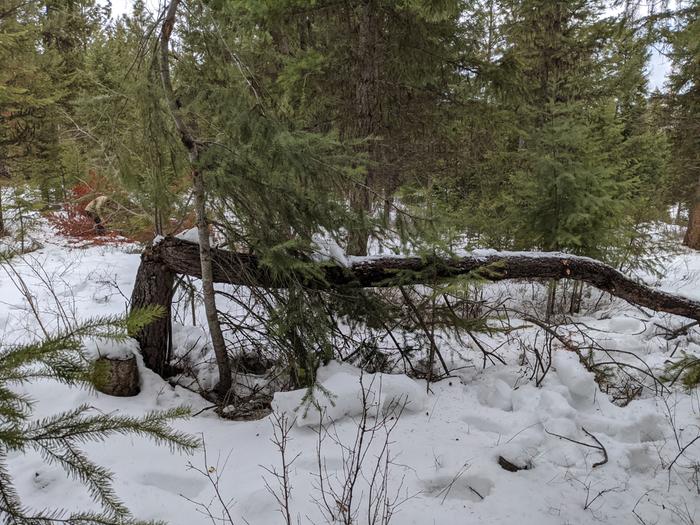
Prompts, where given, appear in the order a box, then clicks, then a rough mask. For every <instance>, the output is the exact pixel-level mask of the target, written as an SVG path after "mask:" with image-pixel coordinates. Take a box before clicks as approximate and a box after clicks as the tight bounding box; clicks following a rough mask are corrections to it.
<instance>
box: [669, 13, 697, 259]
mask: <svg viewBox="0 0 700 525" xmlns="http://www.w3.org/2000/svg"><path fill="white" fill-rule="evenodd" d="M689 4H690V5H689V6H687V7H686V6H683V8H681V9H680V10H679V12H678V13H677V16H676V17H675V19H676V24H677V25H676V28H675V29H672V30H671V33H670V41H671V45H672V61H673V66H674V70H673V72H672V74H671V79H670V80H671V82H670V83H671V108H672V125H673V131H672V144H673V159H674V161H673V167H674V173H675V180H676V185H677V187H678V188H680V189H681V192H680V195H678V197H680V198H681V199H682V201H683V202H685V203H686V204H687V205H688V209H689V210H690V217H689V221H688V229H687V230H686V234H685V239H684V243H685V244H686V245H688V246H689V247H691V248H694V249H700V124H699V123H700V118H699V117H698V115H700V6H698V5H697V4H696V3H692V2H691V3H689Z"/></svg>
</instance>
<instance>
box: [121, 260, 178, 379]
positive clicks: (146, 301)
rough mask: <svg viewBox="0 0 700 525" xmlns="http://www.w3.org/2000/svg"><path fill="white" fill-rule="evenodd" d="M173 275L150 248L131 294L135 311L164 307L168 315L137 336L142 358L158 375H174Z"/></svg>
mask: <svg viewBox="0 0 700 525" xmlns="http://www.w3.org/2000/svg"><path fill="white" fill-rule="evenodd" d="M174 281H175V272H173V271H172V270H171V269H170V268H169V267H168V266H167V265H166V264H165V263H164V262H163V261H162V258H161V257H160V254H158V253H155V254H154V252H153V249H152V247H149V248H146V250H145V251H144V252H143V254H142V255H141V265H140V266H139V270H138V273H137V274H136V282H135V283H134V290H133V292H132V294H131V309H132V310H138V309H141V308H144V307H146V306H160V307H161V308H163V311H164V315H163V316H161V317H159V318H158V319H156V320H155V321H153V322H152V323H150V324H148V325H146V326H145V327H143V328H142V329H141V331H140V332H139V333H138V334H136V336H135V337H136V339H137V340H138V342H139V345H140V346H141V354H142V355H143V360H144V363H145V364H146V366H147V367H148V368H150V369H151V370H153V371H154V372H156V373H157V374H158V375H160V376H163V377H167V376H169V375H170V372H171V370H170V369H169V366H168V363H169V360H170V355H169V354H170V345H171V340H172V334H171V322H170V321H171V319H170V318H171V303H172V299H173V283H174Z"/></svg>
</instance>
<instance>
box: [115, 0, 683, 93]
mask: <svg viewBox="0 0 700 525" xmlns="http://www.w3.org/2000/svg"><path fill="white" fill-rule="evenodd" d="M103 1H104V0H103ZM160 2H161V0H146V5H148V6H149V7H150V8H151V9H153V10H154V11H155V10H157V9H158V6H159V3H160ZM132 4H133V0H112V16H113V17H115V18H116V17H118V16H120V15H123V14H126V13H128V12H129V11H130V10H131V5H132ZM670 72H671V63H670V61H669V60H668V58H666V57H665V56H663V55H662V54H661V53H659V51H658V50H656V49H654V48H652V50H651V58H650V59H649V64H648V66H647V76H648V78H649V89H650V91H654V90H656V89H659V90H661V91H663V89H664V83H665V82H666V77H667V76H668V74H669V73H670Z"/></svg>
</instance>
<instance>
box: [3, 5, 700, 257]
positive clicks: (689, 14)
mask: <svg viewBox="0 0 700 525" xmlns="http://www.w3.org/2000/svg"><path fill="white" fill-rule="evenodd" d="M109 14H110V10H109V7H108V6H104V5H101V4H99V3H97V2H95V1H92V0H52V1H47V2H22V1H19V0H18V1H16V2H12V1H9V0H8V1H7V2H5V5H4V7H3V9H2V11H1V12H0V24H1V26H0V27H1V32H0V60H1V61H2V65H3V67H2V73H1V75H2V91H0V115H1V121H0V133H1V135H0V136H1V139H2V140H1V141H0V172H1V173H2V175H3V187H5V188H14V189H15V190H16V189H19V188H33V189H35V190H36V191H37V192H39V193H40V195H41V199H40V205H42V206H52V205H54V204H55V203H58V202H64V201H66V200H70V199H71V198H72V197H74V196H75V195H74V194H72V193H71V192H74V191H75V190H76V187H77V186H81V187H82V186H84V187H85V188H83V189H82V192H83V194H81V195H78V197H80V198H83V197H84V200H87V199H89V197H90V195H93V194H94V195H99V194H106V195H109V196H110V198H112V199H114V201H115V202H117V203H118V208H117V210H116V211H115V213H114V214H113V215H114V216H113V217H112V218H111V220H112V228H114V229H119V230H121V231H123V232H124V233H126V234H128V235H136V234H137V233H139V232H141V233H143V232H147V234H148V235H152V234H153V233H156V234H161V233H168V232H171V231H172V230H173V228H174V227H175V226H176V225H173V224H171V220H172V219H173V218H175V217H178V216H179V215H178V212H182V211H183V209H184V207H185V201H186V193H187V190H188V188H189V184H188V182H187V181H188V178H189V176H190V165H189V162H188V158H187V151H186V149H185V148H183V147H182V145H181V144H180V141H179V138H178V135H177V131H176V129H175V127H174V125H173V123H172V119H171V118H170V113H169V111H168V107H167V103H166V99H165V97H164V96H163V94H162V86H161V80H160V74H159V71H160V70H159V68H161V67H162V64H161V61H162V60H161V57H160V56H159V52H158V45H157V41H158V36H159V34H160V26H159V22H160V21H161V20H162V17H163V16H164V13H159V12H153V11H151V10H149V9H147V7H146V5H144V4H143V3H140V2H136V3H135V4H134V8H133V12H132V13H130V14H129V15H126V16H121V17H119V18H118V19H112V18H110V16H109ZM698 27H699V26H698V7H697V5H694V4H693V3H692V2H687V3H683V2H678V3H653V4H651V5H650V6H647V5H646V4H645V5H644V6H642V5H641V4H638V3H636V2H629V1H627V2H622V1H619V2H614V1H613V2H597V1H554V2H551V1H537V0H522V1H512V2H511V1H496V0H494V1H458V0H444V1H428V0H426V1H422V0H405V1H398V2H393V1H392V2H382V1H380V0H367V1H357V2H355V1H351V2H325V1H320V2H319V1H308V2H307V1H302V0H294V1H292V0H290V1H286V0H285V1H267V2H266V1H250V2H246V1H240V2H233V1H211V2H209V1H202V2H192V3H188V4H187V5H186V6H185V7H184V9H182V13H181V14H180V16H179V17H178V19H177V29H176V35H175V37H174V40H173V51H172V57H171V69H172V82H173V86H174V90H175V95H176V98H177V104H178V105H179V107H180V108H181V109H182V112H183V114H184V116H185V118H186V119H187V120H188V121H189V122H190V125H191V127H193V129H194V130H195V134H196V137H195V139H196V141H197V143H198V144H200V145H201V148H200V149H201V150H202V156H201V158H200V160H199V161H198V162H199V167H200V169H201V170H202V172H203V173H204V177H205V178H206V179H207V187H208V189H209V192H210V193H211V194H212V195H213V196H215V197H214V199H213V200H212V203H213V204H212V207H213V208H216V210H215V211H214V210H212V211H211V212H210V213H212V214H218V215H219V216H221V217H223V216H224V215H225V214H226V212H227V211H230V212H232V213H234V214H235V216H236V217H237V222H236V224H235V225H234V224H233V223H231V221H228V222H227V233H228V235H229V236H231V238H232V242H233V241H235V242H240V243H242V244H243V245H245V246H246V247H247V248H248V249H251V250H256V251H269V250H274V249H275V248H276V247H280V246H282V245H287V244H288V243H290V242H294V243H296V244H298V245H299V246H297V248H299V249H303V248H302V246H301V245H302V244H304V243H305V242H308V241H309V240H310V239H311V236H312V235H313V234H314V233H316V232H317V231H320V230H321V229H323V230H324V231H327V232H331V233H332V234H340V232H342V236H343V237H342V239H341V240H340V241H339V242H340V244H341V245H342V246H344V247H346V248H347V252H348V253H349V254H354V255H364V254H366V253H367V249H368V243H370V244H371V243H378V244H379V245H381V244H382V242H383V239H386V238H388V237H392V238H394V239H395V238H401V239H403V240H406V239H408V238H409V237H410V238H411V240H412V242H413V243H418V244H420V243H425V245H426V246H428V245H430V246H432V247H434V246H435V243H436V242H438V241H439V242H441V243H443V244H444V245H445V246H450V245H454V243H455V242H457V239H460V240H467V241H468V243H469V244H471V245H476V246H481V247H493V248H497V249H542V250H565V251H570V252H573V253H577V254H585V255H591V256H595V257H600V258H603V259H605V260H607V261H610V262H613V263H615V264H629V263H630V261H631V260H632V259H633V258H634V256H635V255H638V254H636V253H635V250H636V249H637V250H638V249H640V248H639V246H640V243H639V242H637V241H638V240H639V238H640V237H641V236H643V235H644V232H643V231H642V227H641V226H642V225H645V224H648V223H649V222H650V221H654V220H660V219H664V220H667V219H669V218H672V219H674V220H678V221H679V222H682V221H684V220H685V217H686V216H687V215H688V214H689V212H691V211H692V208H693V203H694V201H695V199H696V197H695V195H696V187H697V186H698V169H699V168H698V151H699V149H700V148H698V140H700V139H698V135H699V134H698V122H697V120H698V118H697V104H698V67H699V65H698V60H699V59H698V45H699V44H698V40H700V36H699V34H698ZM652 46H655V47H656V48H657V49H659V50H660V52H661V53H664V54H666V55H668V57H670V60H671V62H672V73H671V75H670V78H669V80H668V86H667V88H668V89H666V90H664V91H663V92H659V91H656V92H653V93H651V92H650V91H649V88H648V80H647V74H646V73H647V69H648V59H649V55H650V49H651V47H652ZM86 193H87V194H88V195H85V194H86ZM14 203H15V204H14V206H17V205H18V201H16V200H15V201H14ZM20 204H21V203H20ZM25 204H26V203H25ZM33 204H36V202H34V203H33ZM13 213H18V212H17V211H14V212H13V210H8V209H3V215H2V217H4V218H5V220H8V219H9V218H10V217H11V216H12V214H13ZM669 215H672V217H669ZM213 218H214V215H212V219H213ZM696 222H697V221H696V220H692V219H691V221H690V224H691V228H689V230H688V235H687V236H686V242H687V243H688V244H690V245H693V246H695V247H697V246H698V244H699V243H700V234H698V232H697V227H696ZM2 228H3V222H2V221H0V229H2ZM389 232H390V233H389Z"/></svg>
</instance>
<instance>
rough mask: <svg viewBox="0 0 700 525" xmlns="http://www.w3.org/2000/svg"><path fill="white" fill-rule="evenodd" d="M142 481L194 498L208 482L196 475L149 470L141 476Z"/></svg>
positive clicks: (145, 483)
mask: <svg viewBox="0 0 700 525" xmlns="http://www.w3.org/2000/svg"><path fill="white" fill-rule="evenodd" d="M141 483H142V484H144V485H148V486H150V487H158V488H159V489H161V490H164V491H166V492H170V493H171V494H175V495H177V496H179V495H182V496H185V497H186V498H190V499H191V498H194V497H195V496H197V495H198V494H199V493H200V492H202V490H204V487H205V485H206V484H207V482H206V480H204V479H200V478H196V477H185V476H174V475H172V474H161V473H159V472H148V473H146V474H144V475H143V476H141Z"/></svg>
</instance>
